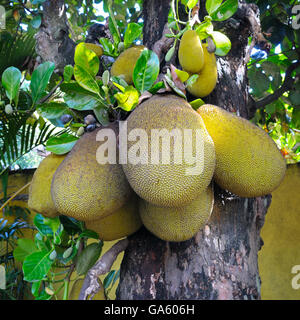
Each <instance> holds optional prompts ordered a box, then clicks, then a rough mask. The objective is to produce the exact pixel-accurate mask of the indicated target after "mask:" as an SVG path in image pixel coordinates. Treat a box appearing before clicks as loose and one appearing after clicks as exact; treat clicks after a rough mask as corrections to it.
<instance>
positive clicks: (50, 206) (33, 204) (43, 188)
mask: <svg viewBox="0 0 300 320" xmlns="http://www.w3.org/2000/svg"><path fill="white" fill-rule="evenodd" d="M64 158H65V155H55V154H50V155H49V156H47V157H46V158H44V159H43V160H42V162H41V163H40V165H39V166H38V168H37V169H36V171H35V172H34V175H33V178H32V182H31V184H30V186H29V198H28V208H29V209H31V210H34V211H36V212H38V213H41V214H42V215H43V216H45V217H49V218H54V217H56V216H58V215H59V213H58V210H57V208H56V207H55V205H54V202H53V200H52V197H51V181H52V177H53V175H54V173H55V171H56V169H57V168H58V166H59V165H60V164H61V162H62V161H63V160H64Z"/></svg>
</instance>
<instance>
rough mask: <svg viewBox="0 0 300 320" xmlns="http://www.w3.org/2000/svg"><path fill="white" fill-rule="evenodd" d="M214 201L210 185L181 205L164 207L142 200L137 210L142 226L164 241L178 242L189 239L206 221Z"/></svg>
mask: <svg viewBox="0 0 300 320" xmlns="http://www.w3.org/2000/svg"><path fill="white" fill-rule="evenodd" d="M213 203H214V194H213V191H212V187H211V186H208V187H207V189H206V190H204V191H203V192H202V193H201V194H200V196H198V197H197V198H196V199H195V200H193V201H192V202H190V203H189V204H188V205H186V206H183V207H174V208H164V207H159V206H155V205H153V204H150V203H149V202H146V201H144V200H140V201H139V212H140V216H141V219H142V222H143V224H144V226H145V227H146V228H147V229H148V230H149V231H150V232H152V233H153V234H154V235H155V236H157V237H158V238H160V239H161V240H165V241H173V242H180V241H186V240H189V239H191V238H192V237H193V236H195V234H196V233H197V232H198V231H199V230H200V229H201V228H202V227H203V226H204V225H205V223H206V222H207V221H208V219H209V217H210V215H211V212H212V209H213Z"/></svg>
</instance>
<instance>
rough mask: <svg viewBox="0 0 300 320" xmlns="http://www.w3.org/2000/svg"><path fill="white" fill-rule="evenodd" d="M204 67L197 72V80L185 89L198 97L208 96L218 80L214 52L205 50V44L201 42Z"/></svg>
mask: <svg viewBox="0 0 300 320" xmlns="http://www.w3.org/2000/svg"><path fill="white" fill-rule="evenodd" d="M203 53H204V67H203V68H202V69H201V71H200V72H199V73H198V78H197V80H196V81H195V82H194V83H193V84H192V85H190V86H187V90H188V91H189V92H190V93H191V94H192V95H194V96H195V97H198V98H203V97H206V96H208V95H209V94H210V93H211V92H212V91H213V90H214V88H215V87H216V84H217V80H218V69H217V62H216V56H215V54H214V53H209V52H208V51H207V44H206V43H204V44H203Z"/></svg>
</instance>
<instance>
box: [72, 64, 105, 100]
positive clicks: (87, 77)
mask: <svg viewBox="0 0 300 320" xmlns="http://www.w3.org/2000/svg"><path fill="white" fill-rule="evenodd" d="M74 77H75V79H76V81H77V82H78V84H79V85H80V86H81V87H82V88H84V89H86V90H88V91H90V92H93V93H96V94H99V91H100V89H99V86H98V83H97V81H96V80H95V77H94V76H92V75H91V74H90V73H89V72H88V71H87V70H86V69H85V68H84V67H81V66H79V65H77V64H75V66H74Z"/></svg>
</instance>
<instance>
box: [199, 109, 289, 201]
mask: <svg viewBox="0 0 300 320" xmlns="http://www.w3.org/2000/svg"><path fill="white" fill-rule="evenodd" d="M197 112H198V113H199V114H200V115H201V117H202V119H203V121H204V123H205V126H206V128H207V130H208V132H209V134H210V135H211V137H212V139H213V141H214V144H215V149H216V170H215V174H214V180H215V181H216V182H217V184H218V185H219V186H220V187H222V188H223V189H225V190H228V191H230V192H232V193H234V194H236V195H238V196H240V197H259V196H263V195H266V194H269V193H271V192H272V191H273V190H274V189H276V188H277V187H278V186H279V184H280V183H281V181H282V179H283V177H284V175H285V171H286V163H285V160H284V158H283V156H282V154H281V152H280V151H279V149H278V148H277V146H276V144H275V142H274V141H273V140H272V139H271V138H270V136H269V135H268V134H267V133H266V132H265V131H264V130H262V129H260V128H259V127H258V126H256V125H254V124H253V123H251V122H250V121H248V120H246V119H243V118H241V117H238V116H236V115H234V114H232V113H231V112H228V111H226V110H224V109H222V108H220V107H217V106H213V105H203V106H201V107H200V108H199V109H198V110H197Z"/></svg>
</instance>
